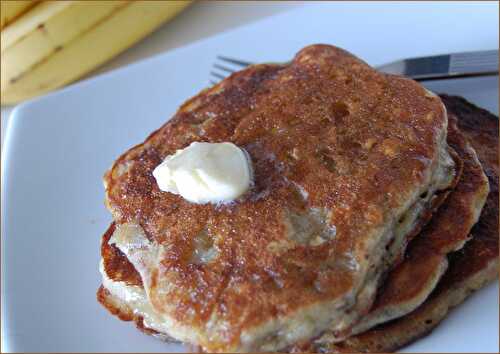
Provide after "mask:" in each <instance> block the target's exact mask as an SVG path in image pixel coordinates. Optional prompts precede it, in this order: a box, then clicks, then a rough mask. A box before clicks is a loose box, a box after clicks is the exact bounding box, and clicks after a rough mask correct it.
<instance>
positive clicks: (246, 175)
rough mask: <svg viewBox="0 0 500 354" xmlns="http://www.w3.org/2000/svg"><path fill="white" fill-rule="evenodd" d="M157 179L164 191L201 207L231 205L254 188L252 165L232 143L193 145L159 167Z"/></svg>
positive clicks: (155, 173) (154, 172) (164, 161)
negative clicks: (219, 204) (252, 186)
mask: <svg viewBox="0 0 500 354" xmlns="http://www.w3.org/2000/svg"><path fill="white" fill-rule="evenodd" d="M153 176H154V177H155V178H156V183H158V187H159V188H160V190H162V191H164V192H170V193H174V194H178V195H181V196H182V197H183V198H184V199H186V200H188V201H190V202H192V203H198V204H204V203H225V202H230V201H232V200H234V199H236V198H238V197H239V196H241V195H242V194H243V193H245V192H246V191H247V190H248V188H249V187H250V183H251V178H252V167H251V161H250V157H249V156H248V154H247V153H246V152H245V151H244V150H243V149H240V148H239V147H237V146H236V145H234V144H232V143H198V142H194V143H191V145H189V146H188V147H187V148H185V149H181V150H177V151H176V153H175V154H173V155H169V156H167V157H166V158H165V160H163V162H162V163H161V164H160V165H158V166H157V167H156V168H155V169H154V171H153Z"/></svg>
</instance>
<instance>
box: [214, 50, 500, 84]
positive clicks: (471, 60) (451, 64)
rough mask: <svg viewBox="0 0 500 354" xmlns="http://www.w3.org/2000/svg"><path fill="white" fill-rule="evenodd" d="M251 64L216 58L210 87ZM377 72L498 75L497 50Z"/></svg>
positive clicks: (421, 77)
mask: <svg viewBox="0 0 500 354" xmlns="http://www.w3.org/2000/svg"><path fill="white" fill-rule="evenodd" d="M252 64H253V63H251V62H249V61H245V60H240V59H235V58H229V57H226V56H222V55H218V56H217V57H216V61H215V63H214V65H213V67H212V70H211V71H210V83H211V84H216V83H217V82H219V81H220V80H224V79H225V78H226V77H228V76H229V75H231V74H232V73H234V72H236V71H239V70H241V69H243V68H246V67H247V66H249V65H252ZM377 69H378V70H380V71H382V72H385V73H389V74H396V75H404V76H408V77H410V78H412V79H414V80H417V81H429V80H441V79H454V78H462V77H476V76H491V75H498V50H483V51H475V52H462V53H451V54H443V55H434V56H427V57H418V58H408V59H402V60H397V61H394V62H391V63H388V64H384V65H381V66H378V67H377Z"/></svg>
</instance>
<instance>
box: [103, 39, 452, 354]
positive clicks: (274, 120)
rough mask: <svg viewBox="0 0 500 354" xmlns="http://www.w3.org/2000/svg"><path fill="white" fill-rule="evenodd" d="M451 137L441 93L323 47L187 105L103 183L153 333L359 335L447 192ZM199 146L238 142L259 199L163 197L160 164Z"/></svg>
mask: <svg viewBox="0 0 500 354" xmlns="http://www.w3.org/2000/svg"><path fill="white" fill-rule="evenodd" d="M446 130H447V117H446V111H445V109H444V107H443V105H442V103H441V101H440V99H439V98H438V97H436V96H434V95H430V94H429V93H428V92H427V91H426V90H425V89H424V88H423V87H421V86H420V85H419V84H417V83H415V82H414V81H412V80H408V79H405V78H401V77H397V76H391V75H386V74H382V73H378V72H377V71H375V70H373V69H372V68H370V67H369V66H368V65H367V64H365V63H364V62H362V61H361V60H359V59H357V58H355V57H354V56H352V55H351V54H349V53H347V52H345V51H343V50H341V49H338V48H335V47H332V46H326V45H315V46H310V47H307V48H305V49H303V50H302V51H301V52H299V53H298V54H297V56H296V57H295V58H294V60H293V61H292V62H291V63H289V64H286V65H257V66H252V67H250V68H248V69H246V70H243V71H242V72H239V73H237V74H235V75H232V76H231V77H230V78H228V79H226V80H224V81H223V82H221V83H220V84H218V85H216V86H215V87H213V88H210V89H208V90H206V91H203V92H202V93H200V94H199V95H198V96H196V97H194V98H193V99H191V100H189V101H188V102H187V103H186V104H184V105H183V106H182V107H181V108H180V110H179V111H178V112H177V113H176V115H175V116H174V117H173V118H172V120H170V121H169V122H168V123H166V124H165V125H164V126H163V127H161V128H160V129H159V130H158V131H156V132H155V133H153V134H152V135H151V136H149V137H148V138H147V139H146V141H145V142H144V143H143V144H141V145H138V146H136V147H134V148H132V149H131V150H129V151H128V152H127V153H125V154H124V155H122V156H121V157H120V158H119V159H118V160H117V161H116V162H115V164H114V165H113V166H112V168H111V170H110V171H109V172H108V173H107V174H106V176H105V185H106V202H107V206H108V208H109V209H110V211H111V212H112V214H113V218H114V220H115V222H116V227H115V231H114V233H113V235H112V236H111V238H110V243H112V244H114V245H116V247H117V248H118V249H119V250H120V251H121V252H122V253H123V254H125V256H126V257H127V259H128V260H129V261H130V263H131V264H132V265H133V267H134V268H135V269H136V270H137V271H138V273H139V274H140V278H141V282H142V284H143V288H144V291H145V293H146V294H147V299H148V300H149V301H148V303H149V305H150V306H151V307H152V308H153V310H154V313H155V314H156V315H157V316H159V319H160V321H153V322H150V323H149V324H150V325H151V329H153V330H156V331H158V332H160V333H164V334H166V335H168V336H170V337H173V338H175V339H177V340H181V341H183V342H186V343H191V344H193V345H200V346H201V347H202V348H203V349H204V350H206V351H260V350H276V349H280V348H284V347H286V346H288V345H290V344H293V343H295V342H296V341H298V340H303V339H307V338H311V337H314V336H317V335H319V334H320V333H321V332H323V331H324V330H326V329H327V328H332V327H333V329H334V330H335V331H342V330H345V329H347V328H350V326H352V324H353V323H355V322H356V321H357V320H358V318H359V317H360V316H361V315H362V314H365V313H366V311H368V309H369V308H370V307H371V305H372V303H373V301H374V298H375V294H376V290H377V288H378V285H379V281H380V279H381V275H382V274H384V273H385V272H386V270H387V269H388V267H390V266H391V263H392V262H391V261H392V260H393V259H395V258H396V257H397V254H399V253H400V252H401V251H402V249H403V248H404V245H405V244H406V239H407V237H409V236H410V235H412V232H413V231H414V230H415V229H416V228H417V227H418V226H420V221H421V217H422V215H425V214H427V213H428V212H429V210H430V209H431V208H432V200H433V197H434V196H435V195H436V193H438V191H442V190H445V189H447V188H448V187H449V186H450V185H451V184H452V183H453V180H454V175H455V169H454V163H453V160H452V159H451V158H450V156H449V154H448V147H447V143H446ZM193 141H208V142H220V141H230V142H233V143H234V144H236V145H238V146H240V147H242V148H244V149H245V150H246V151H247V152H248V154H249V156H250V158H251V160H252V162H253V167H254V176H255V183H254V186H253V187H252V188H251V190H250V191H249V192H247V193H246V194H245V195H243V197H242V198H240V199H238V200H237V201H235V202H233V203H230V204H224V205H212V204H205V205H197V204H191V203H188V202H187V201H185V200H184V199H182V198H181V197H179V196H177V195H173V194H170V193H164V192H161V191H160V190H159V189H158V187H157V185H156V183H155V180H154V178H153V176H152V173H151V172H152V170H153V169H154V168H155V167H156V166H157V165H158V164H159V163H160V162H161V161H162V160H163V159H164V158H165V157H166V156H167V155H170V154H172V153H174V152H175V151H176V150H177V149H180V148H183V147H185V146H187V145H189V144H190V143H191V142H193ZM422 195H424V196H425V197H424V198H421V197H420V196H422ZM360 211H361V212H360ZM402 218H406V219H405V222H404V223H403V225H404V227H401V226H399V224H398V220H400V219H402ZM391 245H395V246H391ZM107 290H108V291H109V290H110V288H109V287H107ZM133 306H135V305H132V307H133Z"/></svg>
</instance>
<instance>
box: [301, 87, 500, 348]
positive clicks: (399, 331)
mask: <svg viewBox="0 0 500 354" xmlns="http://www.w3.org/2000/svg"><path fill="white" fill-rule="evenodd" d="M441 98H442V100H443V102H444V103H445V105H446V107H447V109H448V112H450V114H453V115H456V116H457V123H458V127H459V129H460V131H461V132H462V133H463V135H465V136H466V138H467V139H468V141H469V143H470V144H471V145H472V147H473V148H474V149H475V151H476V153H477V156H478V158H479V161H480V162H481V164H482V166H483V169H484V172H485V173H486V175H487V177H488V180H489V186H490V187H489V190H490V191H489V194H488V197H487V200H486V204H485V206H484V207H483V208H482V211H481V214H480V217H479V220H478V222H477V223H476V224H475V225H474V227H473V228H472V231H471V233H470V235H469V238H470V241H468V242H467V243H466V244H465V246H464V247H463V249H461V250H459V251H457V252H453V253H452V254H451V255H449V256H448V263H449V266H448V268H447V271H446V273H445V274H444V276H443V277H442V279H441V280H440V282H439V283H438V285H437V287H436V289H435V290H434V291H433V292H432V293H431V295H430V296H429V297H428V299H427V300H426V301H425V302H424V303H423V304H422V305H420V306H419V307H418V308H417V309H416V310H414V311H413V312H411V313H409V314H408V315H406V316H404V317H401V318H399V319H396V320H393V321H391V322H388V323H385V324H382V325H379V326H377V327H375V328H373V329H371V330H369V331H366V332H364V333H361V334H358V335H356V336H353V337H350V338H348V339H346V340H345V341H343V342H341V343H334V342H333V341H330V342H327V341H324V342H323V343H321V344H319V343H314V342H310V343H308V344H306V345H297V346H295V347H293V348H291V349H292V350H294V351H301V352H303V351H308V352H321V353H330V352H331V353H334V352H349V353H351V352H392V351H395V350H398V349H399V348H401V347H403V346H405V345H407V344H409V343H411V342H413V341H415V340H417V339H419V338H421V337H423V336H425V335H426V334H428V333H430V332H431V331H432V329H433V328H435V327H436V326H437V325H438V324H439V323H440V322H441V321H442V320H443V319H444V318H445V317H446V315H447V314H448V312H449V311H450V310H451V309H452V308H453V307H455V306H457V305H459V304H460V303H461V302H463V301H464V300H465V299H466V298H467V297H468V296H469V295H470V294H472V293H473V292H474V291H476V290H478V289H480V288H482V287H483V286H485V285H486V284H488V283H490V282H492V281H494V280H496V279H498V255H499V247H498V241H499V234H498V226H499V224H498V220H499V219H498V218H499V209H498V204H499V203H498V193H499V190H498V176H499V174H498V172H499V171H498V158H499V157H498V148H499V145H498V133H499V131H498V117H496V116H494V115H493V114H491V113H489V112H487V111H486V110H484V109H481V108H479V107H477V106H475V105H473V104H471V103H469V102H467V101H466V100H465V99H463V98H461V97H457V96H447V95H441ZM437 214H439V213H437ZM436 217H437V215H436ZM461 222H462V220H461V219H457V220H456V223H457V224H460V223H461ZM436 235H437V234H436ZM457 235H460V234H450V236H452V238H449V240H453V239H455V240H456V242H451V243H448V242H446V241H445V239H444V238H443V239H438V238H435V239H433V240H431V242H432V243H434V244H436V246H437V248H438V249H440V250H442V251H446V250H451V249H453V246H455V245H458V244H460V240H461V239H462V237H461V236H459V237H456V236H457ZM417 240H420V238H418V239H417ZM450 246H451V247H450ZM410 247H411V245H410ZM422 260H426V259H423V258H421V259H420V261H422Z"/></svg>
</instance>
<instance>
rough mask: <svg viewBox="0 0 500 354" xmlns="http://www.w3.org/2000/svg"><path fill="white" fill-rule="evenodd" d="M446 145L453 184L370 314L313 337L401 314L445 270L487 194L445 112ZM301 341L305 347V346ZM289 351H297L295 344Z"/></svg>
mask: <svg viewBox="0 0 500 354" xmlns="http://www.w3.org/2000/svg"><path fill="white" fill-rule="evenodd" d="M448 143H449V144H450V146H451V147H452V148H453V149H454V150H455V151H456V152H457V153H458V155H459V157H460V159H461V160H462V162H463V169H462V174H461V177H460V180H459V182H458V184H457V186H456V188H455V189H454V190H453V191H452V192H451V193H450V195H449V197H448V199H446V201H445V202H444V204H443V205H442V206H441V207H440V208H439V210H438V211H437V212H436V213H435V214H434V215H433V217H432V220H431V222H430V223H429V224H428V225H427V226H426V227H425V228H424V229H423V231H422V232H421V233H420V235H419V236H418V237H417V238H416V239H415V240H414V241H412V242H411V243H410V245H409V247H408V251H407V254H406V256H405V259H404V261H403V262H402V263H401V264H399V265H397V266H396V267H395V268H394V269H393V270H392V271H391V272H390V273H389V274H388V276H387V278H386V279H385V281H384V283H383V285H382V287H381V289H379V292H378V294H377V298H376V300H375V302H374V304H373V307H372V308H371V309H370V312H369V313H368V314H367V315H365V316H364V317H362V318H361V320H360V321H359V323H358V324H356V325H355V326H354V327H353V328H352V329H351V330H350V331H346V332H344V333H332V332H327V333H325V334H323V335H322V336H321V337H320V338H318V339H316V340H315V344H314V345H316V346H319V345H320V343H332V342H340V341H342V340H344V339H345V338H347V337H349V336H352V335H355V334H359V333H362V332H365V331H366V330H368V329H370V328H372V327H374V326H376V325H378V324H381V323H384V322H387V321H390V320H393V319H395V318H398V317H401V316H404V315H406V314H407V313H409V312H411V311H413V310H415V309H416V308H417V307H418V306H419V305H421V304H422V303H423V302H424V301H425V299H426V298H427V297H428V296H429V294H430V293H431V292H432V290H434V288H435V287H436V285H437V284H438V281H439V279H440V278H441V277H442V276H443V274H444V273H445V271H446V269H447V268H448V259H447V254H448V253H450V252H454V251H457V250H459V249H461V248H462V247H463V246H464V245H465V243H466V242H467V241H468V240H469V239H470V234H469V232H470V230H471V228H472V227H473V226H474V224H475V223H476V222H477V221H478V219H479V215H480V213H481V210H482V208H483V206H484V203H485V202H486V197H487V196H488V193H489V183H488V178H487V177H486V175H485V174H484V171H483V168H482V166H481V163H480V162H479V160H478V158H477V155H476V152H475V151H474V149H473V148H472V146H471V145H470V144H469V143H468V141H467V140H466V138H465V137H464V136H463V135H462V133H460V131H459V130H458V127H457V120H456V118H455V117H454V116H453V115H452V114H449V125H448ZM309 346H310V344H306V345H305V347H306V348H307V347H309ZM291 350H299V347H297V348H292V349H291Z"/></svg>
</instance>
